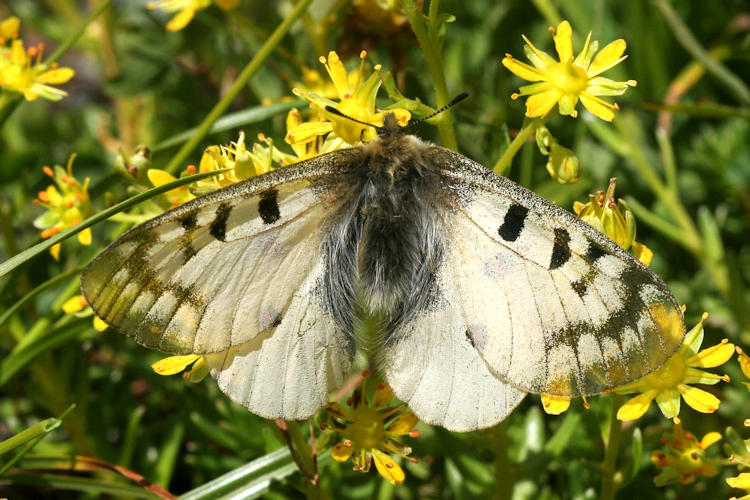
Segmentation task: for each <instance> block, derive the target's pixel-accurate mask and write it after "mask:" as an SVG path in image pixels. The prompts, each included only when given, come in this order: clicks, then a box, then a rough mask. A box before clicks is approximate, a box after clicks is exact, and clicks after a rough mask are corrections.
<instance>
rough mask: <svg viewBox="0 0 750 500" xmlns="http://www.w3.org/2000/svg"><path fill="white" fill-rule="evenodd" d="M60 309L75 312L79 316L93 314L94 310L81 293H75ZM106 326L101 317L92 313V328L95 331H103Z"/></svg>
mask: <svg viewBox="0 0 750 500" xmlns="http://www.w3.org/2000/svg"><path fill="white" fill-rule="evenodd" d="M62 310H63V312H64V313H65V314H75V315H76V316H78V317H81V318H83V317H86V316H89V315H91V314H94V311H93V310H92V309H91V308H90V307H89V304H88V302H86V299H85V298H84V297H83V295H76V296H75V297H71V298H70V299H68V300H67V301H65V303H64V304H63V306H62ZM107 327H108V325H107V323H105V322H104V320H103V319H101V318H100V317H99V316H96V315H94V329H95V330H96V331H97V332H103V331H104V330H106V329H107Z"/></svg>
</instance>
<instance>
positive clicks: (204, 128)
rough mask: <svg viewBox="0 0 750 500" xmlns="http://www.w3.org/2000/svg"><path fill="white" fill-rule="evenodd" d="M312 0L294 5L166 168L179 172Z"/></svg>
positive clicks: (302, 0) (305, 0)
mask: <svg viewBox="0 0 750 500" xmlns="http://www.w3.org/2000/svg"><path fill="white" fill-rule="evenodd" d="M310 2H312V0H300V2H299V3H298V4H297V5H295V6H294V10H292V11H291V12H290V13H289V15H288V16H287V17H286V19H284V20H283V21H282V22H281V24H279V25H278V26H277V27H276V29H275V30H274V31H273V33H272V34H271V36H270V37H268V40H266V42H265V43H264V44H263V46H262V47H261V48H260V50H259V51H258V53H257V54H255V57H253V58H252V59H251V60H250V62H249V63H247V66H245V68H244V69H243V70H242V72H241V73H240V75H239V76H238V77H237V80H236V81H235V82H234V84H232V86H231V87H230V88H229V90H228V91H227V93H226V95H224V97H222V98H221V100H219V102H217V103H216V105H215V106H214V108H213V109H212V110H211V111H210V112H209V113H208V115H207V116H206V117H205V118H204V119H203V121H202V122H201V124H200V125H199V126H198V129H197V130H196V132H195V134H193V136H192V137H191V138H190V140H189V141H187V142H186V143H185V144H183V145H182V147H181V148H180V150H179V151H177V154H175V155H174V156H173V157H172V159H171V160H170V161H169V163H168V164H167V166H166V167H165V168H164V170H166V171H167V172H170V173H172V174H174V173H175V172H177V170H178V169H179V168H180V166H181V165H182V164H183V163H184V162H185V160H187V157H188V156H190V153H192V152H193V150H194V149H195V147H196V146H197V145H198V144H199V143H200V142H201V141H202V140H203V138H204V137H205V136H206V135H207V134H208V133H209V131H210V130H211V126H212V125H213V124H214V122H215V121H216V120H218V119H219V118H221V115H222V114H224V112H225V111H226V110H227V108H229V105H230V104H232V101H234V99H235V98H236V97H237V95H238V94H239V93H240V92H241V91H242V89H244V88H245V86H246V85H247V82H248V81H249V80H250V78H252V76H253V75H254V74H255V72H256V71H258V70H259V69H260V67H261V65H262V64H263V62H264V61H265V60H266V59H267V58H268V56H270V55H271V53H272V52H273V51H274V49H275V48H276V46H277V45H278V44H279V42H281V39H282V38H284V36H285V35H286V33H287V32H288V31H289V29H290V28H291V27H292V25H293V24H294V22H295V21H297V19H299V18H300V17H301V16H302V14H304V12H305V10H307V7H308V5H310Z"/></svg>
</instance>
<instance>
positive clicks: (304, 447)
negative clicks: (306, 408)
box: [286, 421, 320, 499]
mask: <svg viewBox="0 0 750 500" xmlns="http://www.w3.org/2000/svg"><path fill="white" fill-rule="evenodd" d="M286 429H287V433H288V434H289V439H290V440H291V443H292V446H294V449H295V451H296V452H297V456H298V457H299V459H300V461H301V462H302V466H303V467H304V469H305V470H304V471H303V472H304V474H305V475H306V476H307V478H306V480H305V495H306V496H307V498H308V499H317V498H320V488H319V487H318V484H317V470H316V463H315V460H314V459H313V455H312V449H311V448H310V445H308V444H307V440H306V439H305V436H304V435H303V434H302V431H301V430H300V427H299V423H298V422H294V421H291V422H286ZM310 475H312V477H311V476H310ZM314 481H315V482H314Z"/></svg>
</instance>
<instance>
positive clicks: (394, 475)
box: [321, 379, 419, 485]
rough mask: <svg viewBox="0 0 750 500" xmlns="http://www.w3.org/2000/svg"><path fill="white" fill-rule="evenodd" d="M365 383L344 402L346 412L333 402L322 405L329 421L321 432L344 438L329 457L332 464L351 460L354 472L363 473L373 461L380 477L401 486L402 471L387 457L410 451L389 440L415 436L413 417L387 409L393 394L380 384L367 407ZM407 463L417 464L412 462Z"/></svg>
mask: <svg viewBox="0 0 750 500" xmlns="http://www.w3.org/2000/svg"><path fill="white" fill-rule="evenodd" d="M366 380H367V379H365V382H363V383H362V385H361V386H360V387H358V388H357V389H356V390H355V391H354V394H353V395H352V397H351V398H350V399H349V400H348V401H347V404H348V406H349V408H344V407H342V406H341V405H340V404H338V403H336V402H332V403H328V404H327V405H326V407H325V410H326V411H327V412H328V413H329V414H330V415H331V416H332V417H333V418H332V420H331V425H330V426H328V425H325V424H323V425H321V428H322V429H328V428H330V429H332V430H334V431H336V432H337V433H339V434H341V435H342V436H343V437H344V438H345V439H344V441H342V442H340V443H338V444H337V445H336V446H334V447H333V450H332V452H331V453H332V456H333V458H334V460H336V461H338V462H345V461H347V460H349V458H351V459H352V462H353V463H354V470H355V471H360V472H363V473H364V472H368V471H369V470H370V466H371V464H372V461H373V459H374V461H375V467H376V468H377V470H378V472H379V473H380V475H381V476H383V477H384V478H385V479H386V480H388V481H389V482H391V483H393V484H395V485H401V484H403V482H404V479H405V475H404V471H403V470H402V469H401V467H400V466H399V465H398V464H397V463H396V461H395V460H394V459H393V458H392V457H391V456H390V455H388V453H394V454H396V455H399V456H401V457H404V458H408V457H407V455H409V453H411V448H410V447H408V446H406V445H404V444H401V443H399V442H398V441H395V440H394V439H393V438H394V437H398V436H403V435H406V434H408V435H409V436H411V437H416V436H418V435H419V433H418V431H416V430H414V426H415V425H416V424H417V416H416V415H414V413H412V412H411V411H408V410H406V405H405V404H403V403H402V404H400V405H398V406H390V407H389V406H388V404H389V403H390V402H391V400H392V399H393V392H392V391H391V389H390V387H388V386H387V385H386V384H384V383H382V382H381V383H379V384H378V386H377V388H376V390H375V393H374V394H373V396H372V400H371V401H370V402H369V404H368V401H367V397H366V395H365V392H366ZM409 460H411V461H412V462H416V461H417V460H416V459H415V458H409Z"/></svg>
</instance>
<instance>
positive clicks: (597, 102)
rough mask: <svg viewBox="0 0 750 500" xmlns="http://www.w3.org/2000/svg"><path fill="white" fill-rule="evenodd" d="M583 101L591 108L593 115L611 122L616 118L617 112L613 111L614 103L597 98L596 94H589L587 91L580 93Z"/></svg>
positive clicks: (584, 104) (588, 108)
mask: <svg viewBox="0 0 750 500" xmlns="http://www.w3.org/2000/svg"><path fill="white" fill-rule="evenodd" d="M580 98H581V103H582V104H583V106H584V107H585V108H586V109H587V110H589V112H590V113H591V114H592V115H595V116H598V117H599V118H601V119H602V120H605V121H608V122H611V121H612V120H614V118H615V113H614V111H612V105H611V104H608V103H606V102H605V101H602V100H601V99H597V98H596V97H594V96H590V95H587V94H585V93H581V94H580Z"/></svg>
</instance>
